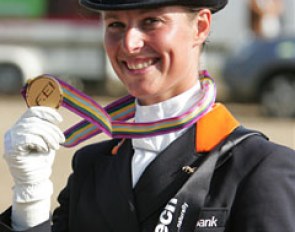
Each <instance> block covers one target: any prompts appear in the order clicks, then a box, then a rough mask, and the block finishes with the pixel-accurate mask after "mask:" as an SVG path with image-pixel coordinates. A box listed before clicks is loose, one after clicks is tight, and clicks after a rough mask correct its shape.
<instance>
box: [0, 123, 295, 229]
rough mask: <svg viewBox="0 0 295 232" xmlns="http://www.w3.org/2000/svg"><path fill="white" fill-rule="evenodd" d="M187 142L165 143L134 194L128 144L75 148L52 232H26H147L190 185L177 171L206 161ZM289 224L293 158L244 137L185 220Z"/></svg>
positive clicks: (293, 210) (219, 224)
mask: <svg viewBox="0 0 295 232" xmlns="http://www.w3.org/2000/svg"><path fill="white" fill-rule="evenodd" d="M217 129H218V128H217ZM238 130H239V128H238V129H237V130H236V131H238ZM195 136H196V130H195V127H191V128H190V129H189V130H188V131H187V132H186V133H185V134H184V135H183V136H181V137H180V138H178V139H177V140H176V141H175V142H173V143H172V144H171V145H170V146H169V147H168V148H167V149H166V150H164V151H163V152H162V153H161V154H160V155H159V156H158V157H157V158H156V159H155V160H154V161H153V162H152V163H151V164H150V165H149V166H148V167H147V169H146V170H145V171H144V173H143V175H142V176H141V178H140V179H139V182H138V184H137V185H136V187H135V189H133V188H132V182H131V158H132V155H133V149H132V146H131V141H130V140H126V141H125V142H124V143H123V145H122V146H121V147H120V148H119V151H118V153H117V154H116V155H111V152H112V149H113V148H114V146H116V145H117V143H118V140H110V141H105V142H102V143H99V144H94V145H90V146H87V147H84V148H82V149H81V150H79V151H78V152H77V153H76V154H75V156H74V159H73V174H72V175H71V176H70V178H69V180H68V184H67V186H66V187H65V189H64V190H63V191H62V192H61V193H60V196H59V199H58V200H59V203H60V207H59V208H57V209H56V210H55V211H54V214H53V217H52V221H53V226H52V228H51V225H50V222H49V221H47V222H44V223H43V224H41V225H39V226H36V227H34V228H31V229H29V230H27V232H48V231H51V230H52V231H55V232H82V231H87V232H88V231H97V232H98V231H102V232H108V231H110V232H111V231H113V232H125V231H126V232H127V231H128V232H139V231H143V232H148V231H155V227H156V225H157V224H158V221H159V216H160V214H161V212H162V211H163V209H164V207H165V205H166V204H167V203H168V202H169V200H170V199H171V198H173V197H174V196H175V194H176V193H177V192H178V190H179V189H180V188H181V186H182V185H183V184H184V183H185V182H186V181H187V179H188V178H189V177H190V174H188V173H186V172H184V171H183V170H182V167H184V166H192V164H196V163H198V162H199V161H200V163H201V161H202V160H203V159H204V157H205V156H206V155H207V153H198V152H196V149H195ZM195 191H196V193H197V192H198V186H196V188H195ZM174 216H175V217H176V218H180V217H181V215H174ZM294 218H295V152H294V151H293V150H291V149H288V148H286V147H283V146H280V145H276V144H273V143H271V142H269V141H267V140H266V139H265V138H263V137H262V136H251V137H249V138H248V139H246V140H244V141H243V142H241V143H240V144H238V145H237V146H235V147H234V148H233V149H232V150H231V151H230V152H228V153H227V154H226V155H225V156H223V157H222V158H220V159H219V160H218V161H217V164H216V167H215V170H214V173H213V178H212V180H211V182H210V189H209V192H208V194H207V197H206V200H205V205H204V207H203V208H202V210H201V213H200V215H196V216H195V218H194V219H193V220H195V222H196V224H198V228H197V230H196V231H199V232H202V231H203V232H205V231H212V232H221V231H225V232H278V231H284V232H295V221H294ZM9 220H10V211H9V210H8V211H7V212H5V213H3V214H2V216H1V221H2V223H1V224H0V231H3V232H4V231H12V230H11V229H9V223H10V222H9ZM158 231H160V230H158ZM175 231H176V230H175Z"/></svg>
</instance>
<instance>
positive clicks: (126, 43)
mask: <svg viewBox="0 0 295 232" xmlns="http://www.w3.org/2000/svg"><path fill="white" fill-rule="evenodd" d="M143 46H144V38H143V33H142V32H141V31H140V30H138V29H137V28H130V29H128V30H126V32H125V36H124V39H123V48H124V50H125V51H126V52H127V53H130V54H132V53H137V52H139V51H140V50H141V48H142V47H143Z"/></svg>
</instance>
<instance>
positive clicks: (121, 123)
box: [22, 71, 216, 147]
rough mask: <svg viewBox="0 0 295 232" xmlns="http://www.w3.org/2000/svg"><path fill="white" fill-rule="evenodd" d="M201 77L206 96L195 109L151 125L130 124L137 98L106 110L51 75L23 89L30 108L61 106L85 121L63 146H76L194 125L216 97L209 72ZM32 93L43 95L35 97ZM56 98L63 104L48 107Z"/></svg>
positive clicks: (74, 128)
mask: <svg viewBox="0 0 295 232" xmlns="http://www.w3.org/2000/svg"><path fill="white" fill-rule="evenodd" d="M200 76H201V77H200V83H201V94H202V97H201V100H200V101H199V102H198V103H197V104H196V105H195V106H193V107H192V108H190V109H189V110H188V111H187V112H185V113H183V114H182V115H180V116H177V117H172V118H168V119H163V120H159V121H153V122H147V123H135V122H129V121H128V120H129V119H131V118H133V117H134V115H135V98H134V97H133V96H131V95H127V96H125V97H122V98H120V99H118V100H116V101H114V102H112V103H111V104H109V105H107V106H106V107H105V108H104V107H102V106H100V105H99V104H98V103H97V102H95V101H94V100H93V99H92V98H91V97H89V96H87V95H86V94H84V93H83V92H81V91H79V90H77V89H75V88H74V87H72V86H70V85H69V84H67V83H66V82H64V81H62V80H60V79H58V78H56V77H54V76H52V75H48V74H46V75H42V76H40V77H37V78H36V79H34V80H33V81H31V82H29V83H27V84H26V85H25V86H24V88H23V90H22V95H23V96H24V97H25V98H26V101H27V105H28V106H29V107H30V106H35V105H43V106H50V107H55V108H58V106H60V105H61V106H63V107H65V108H67V109H68V110H70V111H72V112H74V113H75V114H77V115H79V116H80V117H82V118H83V119H84V120H82V121H80V122H78V123H77V124H75V125H74V126H72V127H71V128H69V129H67V130H66V131H65V132H64V134H65V137H66V141H65V143H64V144H62V145H63V146H65V147H73V146H76V145H78V144H80V143H81V142H83V141H85V140H87V139H89V138H92V137H93V136H95V135H97V134H100V133H102V132H103V133H105V134H106V135H108V136H109V137H112V138H144V137H150V136H156V135H161V134H167V133H171V132H174V131H177V130H180V129H184V128H187V127H189V126H191V125H192V124H194V123H195V122H197V121H198V119H199V118H201V117H202V116H203V115H205V114H206V113H207V112H208V111H210V109H211V107H212V106H213V104H214V102H215V97H216V87H215V83H214V81H213V79H211V78H210V77H209V75H208V73H207V72H206V71H203V72H202V73H201V74H200ZM42 79H43V80H42ZM44 79H45V80H46V81H47V82H46V81H44ZM37 80H39V81H37ZM41 80H42V82H41ZM38 82H40V83H43V85H41V84H40V83H39V84H38ZM44 82H45V84H44ZM52 83H54V84H52ZM56 83H58V85H56ZM52 86H54V88H52ZM49 87H50V88H49ZM53 89H54V90H58V91H59V92H58V93H59V94H57V93H55V94H53V93H54V92H53V91H52V90H53ZM32 90H34V91H35V92H36V91H37V90H38V91H39V92H38V93H35V94H34V96H31V94H32ZM49 93H51V95H50V94H49ZM56 95H59V96H60V98H58V100H56V99H55V100H54V101H57V102H59V104H55V103H54V104H44V102H53V100H50V99H51V97H53V96H56ZM37 97H39V98H37ZM45 97H47V98H48V99H45ZM40 99H41V100H40ZM55 105H57V106H55Z"/></svg>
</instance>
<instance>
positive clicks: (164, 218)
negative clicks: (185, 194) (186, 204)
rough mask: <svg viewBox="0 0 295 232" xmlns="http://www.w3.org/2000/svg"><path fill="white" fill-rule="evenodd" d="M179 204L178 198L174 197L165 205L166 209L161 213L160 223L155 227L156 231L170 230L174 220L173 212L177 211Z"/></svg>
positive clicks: (164, 231) (166, 231) (165, 231)
mask: <svg viewBox="0 0 295 232" xmlns="http://www.w3.org/2000/svg"><path fill="white" fill-rule="evenodd" d="M176 205H177V199H176V198H172V199H171V200H170V201H169V202H168V204H167V205H166V206H165V209H164V210H163V212H162V213H161V215H160V218H159V224H158V225H157V226H156V228H155V232H168V231H169V229H168V226H169V225H170V224H171V222H172V220H173V214H174V213H175V209H176Z"/></svg>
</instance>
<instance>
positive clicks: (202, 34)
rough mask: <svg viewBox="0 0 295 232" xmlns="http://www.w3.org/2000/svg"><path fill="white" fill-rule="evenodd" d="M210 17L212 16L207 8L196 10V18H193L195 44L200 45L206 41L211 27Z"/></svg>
mask: <svg viewBox="0 0 295 232" xmlns="http://www.w3.org/2000/svg"><path fill="white" fill-rule="evenodd" d="M211 18H212V14H211V11H210V10H209V9H201V10H200V11H199V12H198V15H197V16H196V19H195V27H196V33H195V42H196V45H201V44H203V43H204V42H205V41H206V39H207V37H208V35H209V33H210V29H211Z"/></svg>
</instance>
